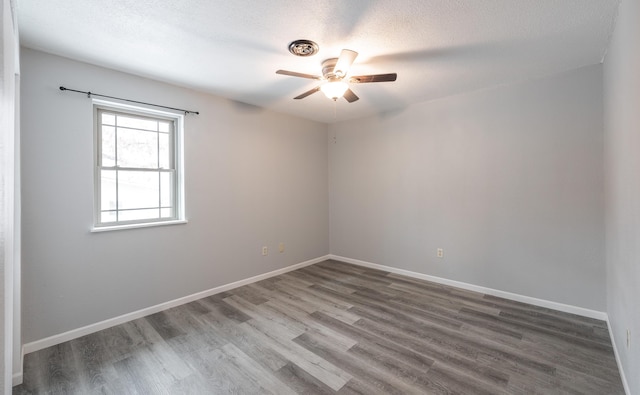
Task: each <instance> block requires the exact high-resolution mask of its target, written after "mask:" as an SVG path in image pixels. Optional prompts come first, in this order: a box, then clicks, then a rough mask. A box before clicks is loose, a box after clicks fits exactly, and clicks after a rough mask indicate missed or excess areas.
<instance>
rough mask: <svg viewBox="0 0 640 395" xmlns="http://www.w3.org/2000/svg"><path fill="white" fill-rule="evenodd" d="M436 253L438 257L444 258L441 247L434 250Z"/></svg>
mask: <svg viewBox="0 0 640 395" xmlns="http://www.w3.org/2000/svg"><path fill="white" fill-rule="evenodd" d="M436 255H437V256H438V258H444V250H443V249H442V248H438V250H437V251H436Z"/></svg>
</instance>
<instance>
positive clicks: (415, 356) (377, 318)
mask: <svg viewBox="0 0 640 395" xmlns="http://www.w3.org/2000/svg"><path fill="white" fill-rule="evenodd" d="M13 393H14V394H296V393H298V394H332V393H339V394H425V393H426V394H624V390H623V388H622V383H621V381H620V375H619V372H618V369H617V366H616V362H615V357H614V354H613V349H612V346H611V341H610V339H609V333H608V330H607V326H606V323H605V322H603V321H599V320H595V319H590V318H585V317H580V316H576V315H572V314H567V313H562V312H558V311H554V310H550V309H545V308H541V307H536V306H532V305H528V304H524V303H519V302H514V301H510V300H506V299H501V298H498V297H494V296H489V295H483V294H480V293H475V292H471V291H466V290H462V289H457V288H452V287H447V286H444V285H441V284H435V283H431V282H427V281H422V280H417V279H413V278H409V277H404V276H401V275H396V274H392V273H387V272H382V271H379V270H373V269H367V268H362V267H358V266H353V265H350V264H346V263H341V262H336V261H325V262H322V263H318V264H316V265H313V266H309V267H306V268H303V269H299V270H296V271H292V272H289V273H287V274H283V275H280V276H277V277H273V278H270V279H267V280H263V281H260V282H258V283H254V284H250V285H247V286H244V287H241V288H237V289H234V290H231V291H228V292H224V293H221V294H217V295H214V296H210V297H208V298H204V299H200V300H197V301H195V302H192V303H189V304H186V305H183V306H179V307H176V308H172V309H169V310H166V311H163V312H160V313H157V314H153V315H150V316H147V317H144V318H141V319H138V320H135V321H131V322H127V323H125V324H122V325H118V326H115V327H112V328H109V329H106V330H103V331H100V332H97V333H93V334H90V335H87V336H84V337H81V338H79V339H75V340H72V341H69V342H66V343H62V344H58V345H56V346H53V347H50V348H47V349H44V350H40V351H37V352H34V353H31V354H28V355H26V356H25V369H24V383H23V384H22V385H20V386H16V387H14V390H13Z"/></svg>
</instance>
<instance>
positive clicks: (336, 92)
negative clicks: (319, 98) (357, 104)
mask: <svg viewBox="0 0 640 395" xmlns="http://www.w3.org/2000/svg"><path fill="white" fill-rule="evenodd" d="M347 89H349V85H348V84H347V83H346V82H344V81H331V82H327V83H325V84H324V85H322V86H321V87H320V90H321V91H322V93H324V95H325V96H327V97H328V98H329V99H332V100H338V99H339V98H341V97H342V95H344V93H345V92H346V91H347Z"/></svg>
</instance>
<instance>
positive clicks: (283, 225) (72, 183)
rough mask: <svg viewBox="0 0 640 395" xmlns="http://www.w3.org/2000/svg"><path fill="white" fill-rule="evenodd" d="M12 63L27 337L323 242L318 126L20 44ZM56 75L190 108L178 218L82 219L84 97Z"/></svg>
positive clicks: (89, 159)
mask: <svg viewBox="0 0 640 395" xmlns="http://www.w3.org/2000/svg"><path fill="white" fill-rule="evenodd" d="M22 72H23V74H22V125H21V126H22V172H23V187H22V188H23V245H24V251H23V257H22V259H23V272H22V274H23V279H24V280H23V283H24V287H23V317H24V319H23V326H24V333H23V335H24V338H23V340H24V342H25V343H28V342H32V341H34V340H38V339H42V338H45V337H47V336H51V335H55V334H59V333H62V332H65V331H67V330H70V329H75V328H79V327H82V326H85V325H88V324H92V323H95V322H98V321H101V320H104V319H108V318H112V317H116V316H119V315H122V314H125V313H129V312H132V311H135V310H138V309H142V308H145V307H149V306H152V305H156V304H158V303H162V302H165V301H169V300H173V299H176V298H179V297H183V296H186V295H190V294H192V293H195V292H199V291H203V290H207V289H210V288H212V287H216V286H219V285H223V284H227V283H230V282H233V281H236V280H240V279H245V278H248V277H251V276H254V275H258V274H261V273H265V272H269V271H272V270H276V269H279V268H283V267H286V266H289V265H292V264H295V263H299V262H303V261H306V260H309V259H313V258H317V257H320V256H324V255H326V254H328V253H329V242H328V217H329V215H328V199H327V194H328V187H327V178H328V176H327V171H328V165H327V156H328V155H327V145H326V138H327V137H326V133H327V128H326V125H324V124H321V123H316V122H312V121H307V120H302V119H298V118H294V117H291V116H286V115H281V114H277V113H273V112H269V111H266V110H262V109H259V108H255V107H251V106H247V105H243V104H240V103H237V102H232V101H228V100H223V99H220V98H216V97H213V96H210V95H206V94H201V93H197V92H194V91H190V90H188V89H184V88H179V87H175V86H171V85H167V84H163V83H159V82H155V81H151V80H147V79H144V78H139V77H135V76H131V75H127V74H124V73H119V72H115V71H111V70H107V69H103V68H99V67H95V66H91V65H88V64H83V63H79V62H75V61H71V60H68V59H64V58H60V57H56V56H53V55H48V54H45V53H42V52H37V51H33V50H29V49H24V50H23V51H22ZM211 78H219V77H218V76H214V75H212V76H211ZM60 85H65V86H67V87H68V88H73V89H80V90H90V91H93V92H99V93H103V94H108V95H114V96H120V97H125V98H130V99H135V100H142V101H149V102H152V103H159V104H165V105H169V106H173V107H182V108H188V109H195V110H198V111H200V112H201V115H199V116H191V115H190V116H187V117H186V120H185V123H186V130H185V168H186V176H185V178H186V207H187V217H188V220H189V223H188V224H186V225H175V226H163V227H154V228H145V229H133V230H125V231H114V232H104V233H90V232H89V228H90V227H91V224H92V217H93V212H92V210H93V208H92V207H93V170H92V166H93V127H92V110H91V100H89V99H87V97H86V96H84V95H80V94H74V93H69V92H61V91H59V90H58V87H59V86H60ZM278 242H284V243H285V244H286V251H285V253H284V254H279V253H278V252H277V245H278ZM263 245H267V246H269V247H270V250H271V252H270V254H269V255H268V256H267V257H262V256H261V246H263Z"/></svg>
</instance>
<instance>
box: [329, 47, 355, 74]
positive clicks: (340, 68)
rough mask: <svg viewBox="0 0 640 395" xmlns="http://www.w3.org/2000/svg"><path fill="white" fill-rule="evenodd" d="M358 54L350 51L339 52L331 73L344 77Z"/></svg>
mask: <svg viewBox="0 0 640 395" xmlns="http://www.w3.org/2000/svg"><path fill="white" fill-rule="evenodd" d="M357 56H358V53H357V52H356V51H352V50H350V49H343V50H342V52H340V57H339V58H338V61H337V62H336V65H335V67H334V68H333V73H334V74H336V75H340V76H345V75H347V73H348V72H349V68H350V67H351V65H352V64H353V62H354V61H355V60H356V57H357Z"/></svg>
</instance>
